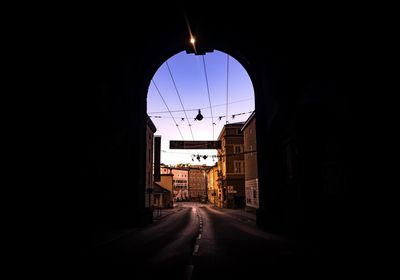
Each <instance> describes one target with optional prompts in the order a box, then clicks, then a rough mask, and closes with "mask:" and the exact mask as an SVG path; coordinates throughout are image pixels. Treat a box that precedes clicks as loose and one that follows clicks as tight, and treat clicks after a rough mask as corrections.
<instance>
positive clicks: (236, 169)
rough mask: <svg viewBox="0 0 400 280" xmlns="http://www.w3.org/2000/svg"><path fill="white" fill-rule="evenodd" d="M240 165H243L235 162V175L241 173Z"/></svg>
mask: <svg viewBox="0 0 400 280" xmlns="http://www.w3.org/2000/svg"><path fill="white" fill-rule="evenodd" d="M242 165H243V164H242V162H241V161H235V173H237V174H240V173H243V168H242Z"/></svg>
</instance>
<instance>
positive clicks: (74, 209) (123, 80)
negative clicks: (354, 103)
mask: <svg viewBox="0 0 400 280" xmlns="http://www.w3.org/2000/svg"><path fill="white" fill-rule="evenodd" d="M204 9H205V8H203V9H202V8H200V9H199V7H196V9H188V10H187V12H186V14H187V16H188V18H189V21H190V24H191V27H192V32H194V33H195V34H197V36H198V42H199V44H198V49H199V50H207V49H218V50H221V51H224V52H227V53H228V54H230V55H232V56H233V57H235V58H236V59H237V60H238V61H240V62H241V63H242V65H243V66H244V67H245V68H246V70H247V71H248V73H249V75H250V77H251V79H252V82H253V85H254V90H255V103H256V112H257V124H256V126H257V157H258V174H259V196H260V208H259V209H258V212H257V224H258V225H259V226H260V227H261V228H263V229H266V230H269V231H273V232H280V233H284V234H291V235H302V234H304V233H305V232H307V233H313V234H315V235H317V236H323V235H324V234H325V235H327V236H328V235H330V234H331V233H330V232H331V230H336V231H338V229H340V228H342V227H343V226H345V225H346V224H347V222H348V221H347V220H346V210H347V207H348V200H349V198H348V196H347V188H348V165H347V162H346V160H347V154H346V153H347V152H348V147H347V146H346V145H347V143H346V140H345V138H346V129H347V125H346V122H347V121H348V114H347V111H346V110H347V107H346V100H345V99H342V98H341V97H340V96H338V94H337V92H336V69H337V67H338V66H337V62H336V59H337V53H336V45H335V44H336V41H335V40H336V38H335V37H334V34H333V31H334V26H333V24H332V23H331V22H330V20H329V17H327V18H326V19H325V20H323V19H319V21H318V24H317V23H315V24H314V23H310V24H307V23H305V22H302V21H296V24H291V25H290V26H286V25H284V24H283V23H282V22H283V21H282V19H276V18H275V17H269V16H270V15H271V11H268V10H265V9H264V10H263V9H256V8H253V7H251V6H250V5H249V6H246V5H245V6H244V7H240V8H238V7H237V8H236V9H233V10H232V11H230V13H226V10H220V9H218V8H215V9H211V10H210V9H207V10H204ZM180 12H181V10H180V9H175V8H171V9H170V10H168V12H165V11H162V12H161V11H160V12H157V11H155V10H154V9H152V12H151V15H150V14H149V17H148V18H146V19H145V20H141V19H139V18H136V17H129V18H125V19H123V20H121V21H116V22H112V23H111V22H106V21H103V19H104V18H91V21H90V24H89V23H87V22H86V21H82V24H80V25H79V30H78V29H77V31H78V32H77V33H78V35H77V37H76V38H75V39H76V42H75V43H76V44H77V46H79V47H76V48H74V49H73V50H71V51H73V52H74V54H75V56H74V60H73V62H74V63H75V66H76V67H72V66H71V71H72V72H73V73H72V75H73V80H74V81H73V82H74V85H76V87H75V91H74V92H72V93H71V97H70V98H71V99H73V103H72V104H73V108H71V109H72V110H71V112H72V113H71V119H70V122H71V127H69V128H68V132H67V133H70V137H71V139H72V141H71V143H70V144H71V147H72V149H73V150H74V153H73V155H74V160H71V163H72V164H71V173H70V177H71V178H73V179H71V181H73V182H74V185H73V186H72V187H71V189H69V190H68V192H69V193H73V195H70V196H71V204H70V206H69V207H70V208H69V210H70V212H71V213H70V214H71V216H73V217H74V219H75V220H74V225H75V226H76V231H77V232H78V231H81V232H84V234H83V235H82V236H85V233H88V232H90V230H91V228H96V227H98V226H99V225H103V226H108V227H132V226H138V225H143V224H145V223H146V220H147V218H146V217H147V216H146V215H147V213H146V212H145V209H144V201H143V197H144V190H145V186H144V185H145V158H146V157H145V151H146V149H145V145H146V137H145V136H146V134H145V132H146V98H147V89H148V86H149V83H150V80H151V78H152V76H153V75H154V73H155V72H156V70H157V69H158V67H159V66H160V65H161V64H162V63H163V62H164V61H165V60H167V59H168V58H169V57H171V56H172V55H174V54H176V53H178V52H180V51H182V50H184V49H188V50H190V45H189V43H188V37H189V36H188V30H187V26H186V23H185V20H184V17H183V15H182V14H181V13H180ZM244 14H246V20H244V19H243V18H242V16H243V15H244ZM291 22H292V23H293V22H295V19H293V21H291ZM317 232H318V233H317ZM82 238H83V237H82Z"/></svg>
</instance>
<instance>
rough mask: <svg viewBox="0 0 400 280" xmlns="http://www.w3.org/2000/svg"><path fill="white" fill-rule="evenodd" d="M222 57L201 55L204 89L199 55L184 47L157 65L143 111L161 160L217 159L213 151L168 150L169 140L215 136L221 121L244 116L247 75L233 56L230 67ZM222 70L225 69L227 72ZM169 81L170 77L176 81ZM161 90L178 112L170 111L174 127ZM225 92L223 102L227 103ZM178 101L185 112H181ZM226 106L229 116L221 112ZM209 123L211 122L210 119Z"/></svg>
mask: <svg viewBox="0 0 400 280" xmlns="http://www.w3.org/2000/svg"><path fill="white" fill-rule="evenodd" d="M227 60H228V55H227V54H226V53H223V52H220V51H214V52H212V53H207V54H206V55H205V56H204V62H205V66H206V67H205V69H206V72H207V80H208V90H207V82H206V75H205V71H204V63H203V56H196V55H194V54H186V52H185V51H182V52H180V53H178V54H176V55H174V56H173V57H171V58H170V59H168V60H167V61H166V62H165V63H163V64H162V65H161V66H160V68H159V69H158V70H157V72H156V74H155V75H154V77H153V82H152V83H151V84H150V86H149V90H148V96H147V113H148V115H149V116H150V117H151V120H152V121H153V123H154V124H155V126H156V127H157V131H156V133H155V135H161V150H162V152H161V162H162V163H164V164H173V165H175V164H178V163H191V164H207V165H213V164H214V163H215V161H216V159H215V161H213V159H212V157H211V155H216V154H217V151H216V150H175V149H173V150H170V149H169V141H170V140H217V138H218V136H219V134H220V132H221V130H222V128H223V126H224V125H225V124H226V120H228V122H229V123H234V122H241V121H246V120H247V118H248V117H249V116H250V113H251V112H252V111H253V110H254V90H253V85H252V83H251V80H250V77H249V76H248V74H247V72H246V70H245V69H244V68H243V67H242V65H241V64H240V63H239V62H238V61H237V60H236V59H234V58H233V57H231V56H229V68H228V67H227ZM168 66H169V69H168ZM227 69H229V70H228V73H229V75H228V77H227ZM170 73H171V74H172V77H171V74H170ZM172 78H173V79H172ZM227 80H228V90H227ZM173 81H175V85H174V82H173ZM155 85H156V86H157V88H158V90H157V88H156V86H155ZM175 86H176V88H175ZM177 91H178V93H179V96H180V100H179V96H178V93H177ZM208 92H209V95H208ZM160 94H161V96H162V98H163V99H164V100H165V103H166V105H167V106H168V108H169V110H170V111H171V112H172V111H179V112H172V116H173V117H174V119H175V122H176V124H178V127H179V130H178V127H177V126H176V124H175V122H174V119H173V118H172V117H171V115H170V113H169V112H168V109H167V107H166V105H165V104H164V102H163V99H162V98H161V96H160ZM227 95H228V106H226V100H227ZM209 96H210V100H211V107H212V116H213V118H212V116H211V110H210V100H209ZM182 104H183V107H184V109H185V111H186V115H185V112H183V108H182ZM198 109H201V113H202V115H203V116H204V118H203V120H201V121H197V120H196V121H195V120H194V118H195V117H196V115H197V114H198ZM227 109H228V118H226V117H225V116H226V110H227ZM234 114H241V115H235V117H234V118H232V115H234ZM220 117H221V119H220ZM212 119H213V120H212ZM188 121H189V123H190V124H191V126H189V123H188ZM213 122H214V123H215V125H213V124H212V123H213ZM190 128H191V130H190ZM179 131H180V132H179ZM181 134H182V136H181ZM192 135H193V136H192ZM182 137H183V139H182ZM193 154H196V155H197V154H200V155H208V156H209V157H208V158H207V159H206V160H204V159H203V158H202V159H201V160H200V161H198V160H197V159H194V161H192V155H193Z"/></svg>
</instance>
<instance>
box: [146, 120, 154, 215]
mask: <svg viewBox="0 0 400 280" xmlns="http://www.w3.org/2000/svg"><path fill="white" fill-rule="evenodd" d="M156 131H157V128H156V126H155V125H154V123H153V122H152V121H151V119H150V118H149V116H147V128H146V140H147V145H146V147H147V152H146V192H145V207H146V208H149V206H150V205H151V201H152V192H153V142H154V133H155V132H156Z"/></svg>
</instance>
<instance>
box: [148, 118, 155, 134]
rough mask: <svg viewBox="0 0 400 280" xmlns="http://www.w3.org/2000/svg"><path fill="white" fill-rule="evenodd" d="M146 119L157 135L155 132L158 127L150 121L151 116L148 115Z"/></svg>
mask: <svg viewBox="0 0 400 280" xmlns="http://www.w3.org/2000/svg"><path fill="white" fill-rule="evenodd" d="M146 119H147V120H146V122H147V126H148V127H149V128H150V129H151V131H152V132H153V133H155V132H156V131H157V128H156V126H155V125H154V123H153V121H152V120H151V119H150V117H149V115H147V118H146Z"/></svg>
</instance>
